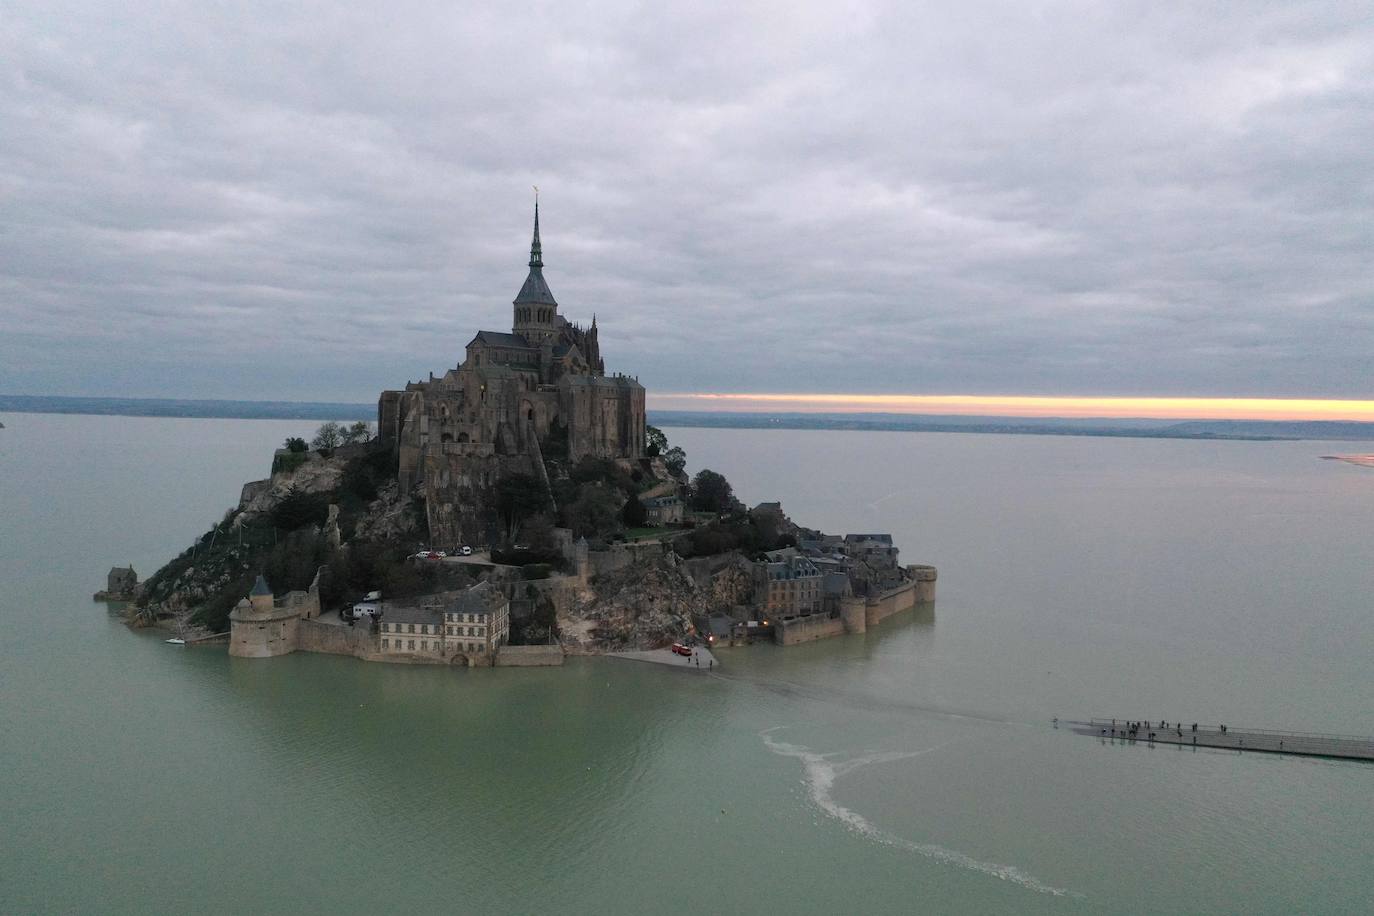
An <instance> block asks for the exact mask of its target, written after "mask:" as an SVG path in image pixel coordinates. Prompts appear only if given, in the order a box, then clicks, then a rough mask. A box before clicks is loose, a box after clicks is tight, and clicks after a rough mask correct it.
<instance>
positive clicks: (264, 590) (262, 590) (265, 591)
mask: <svg viewBox="0 0 1374 916" xmlns="http://www.w3.org/2000/svg"><path fill="white" fill-rule="evenodd" d="M248 594H250V595H270V594H272V589H270V588H269V587H268V586H267V580H266V579H264V578H263V577H262V576H261V575H259V576H258V581H256V582H254V583H253V590H252V591H251V592H249V593H248Z"/></svg>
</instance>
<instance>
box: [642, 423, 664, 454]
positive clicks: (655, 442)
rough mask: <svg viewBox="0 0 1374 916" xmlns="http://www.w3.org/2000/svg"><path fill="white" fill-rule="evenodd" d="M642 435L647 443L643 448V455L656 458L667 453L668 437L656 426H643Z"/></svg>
mask: <svg viewBox="0 0 1374 916" xmlns="http://www.w3.org/2000/svg"><path fill="white" fill-rule="evenodd" d="M644 435H645V436H646V437H647V439H648V442H649V444H648V445H647V446H645V448H644V454H646V455H648V456H649V457H650V458H657V457H658V456H659V455H662V454H663V453H664V452H666V451H668V437H667V436H665V435H664V434H663V430H661V429H659V428H658V427H657V426H645V427H644Z"/></svg>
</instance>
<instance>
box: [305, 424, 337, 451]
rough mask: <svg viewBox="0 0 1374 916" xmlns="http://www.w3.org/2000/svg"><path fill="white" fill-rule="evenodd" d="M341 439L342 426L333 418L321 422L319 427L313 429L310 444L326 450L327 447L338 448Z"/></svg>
mask: <svg viewBox="0 0 1374 916" xmlns="http://www.w3.org/2000/svg"><path fill="white" fill-rule="evenodd" d="M342 441H343V427H342V426H340V425H339V424H338V423H335V422H334V421H333V420H330V421H329V422H328V423H325V424H322V425H321V426H320V428H319V429H317V430H315V438H314V439H313V440H312V441H311V443H310V444H311V445H312V446H314V447H315V448H317V449H320V450H321V451H328V450H329V449H335V448H338V447H339V443H341V442H342Z"/></svg>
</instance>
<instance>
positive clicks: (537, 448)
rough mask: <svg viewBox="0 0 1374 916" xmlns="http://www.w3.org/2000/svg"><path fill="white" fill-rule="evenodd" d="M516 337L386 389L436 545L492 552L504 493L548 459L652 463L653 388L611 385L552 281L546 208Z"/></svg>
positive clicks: (387, 414)
mask: <svg viewBox="0 0 1374 916" xmlns="http://www.w3.org/2000/svg"><path fill="white" fill-rule="evenodd" d="M512 306H513V314H512V318H513V321H512V326H511V331H510V333H506V332H504V331H478V332H477V335H476V336H475V337H473V338H472V341H471V342H469V343H468V345H467V352H466V354H465V356H464V359H463V361H462V362H461V363H460V364H459V365H458V366H456V367H455V368H453V369H450V370H448V371H447V372H445V373H444V374H443V376H441V377H435V376H434V375H433V374H431V375H430V377H429V380H428V381H423V382H411V383H409V384H407V385H406V387H405V389H404V390H401V391H384V392H382V395H381V398H380V399H379V401H378V404H377V432H378V437H379V438H380V439H381V440H382V442H384V443H385V444H387V445H388V446H390V447H391V449H392V453H393V455H394V457H395V460H396V469H397V479H398V481H399V483H400V487H401V491H402V492H409V491H410V490H411V489H412V488H413V487H416V486H419V487H421V488H422V489H423V492H424V495H425V507H426V513H427V514H428V517H429V530H430V537H431V539H432V540H433V541H434V543H436V544H459V543H465V542H466V543H485V542H486V541H487V539H488V533H489V529H490V527H491V524H492V512H491V506H490V499H491V493H492V492H493V487H494V485H495V483H496V482H497V481H498V480H499V479H500V478H501V477H502V476H503V475H505V474H508V473H514V472H521V473H528V474H534V475H536V476H539V477H544V476H545V470H544V457H545V454H546V453H548V454H549V456H550V457H567V458H568V459H570V460H572V461H577V460H579V459H581V458H583V457H585V456H592V457H597V458H612V459H618V458H623V459H631V458H640V457H642V456H643V455H644V448H645V430H644V422H645V421H644V387H643V386H642V385H640V384H639V382H638V381H637V380H636V379H634V378H631V377H629V376H625V375H612V376H608V375H606V371H605V363H604V362H603V361H602V359H601V348H600V345H599V343H598V342H597V327H596V319H595V318H593V319H592V323H591V325H590V326H589V327H585V328H584V327H581V326H579V325H577V324H573V323H571V322H569V321H568V320H567V319H566V318H564V317H563V316H562V315H560V314H559V313H558V302H557V301H556V300H555V299H554V297H553V292H552V291H551V290H550V289H549V284H548V282H547V281H546V280H545V279H544V259H543V251H542V247H541V245H540V241H539V203H538V201H536V202H535V207H534V240H533V242H532V243H531V245H530V261H529V274H528V275H527V276H526V277H525V283H524V285H523V286H521V287H520V292H519V294H517V295H516V297H515V301H514V302H513V303H512Z"/></svg>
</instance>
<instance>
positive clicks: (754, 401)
mask: <svg viewBox="0 0 1374 916" xmlns="http://www.w3.org/2000/svg"><path fill="white" fill-rule="evenodd" d="M648 400H649V406H650V408H653V409H657V410H714V411H738V412H749V411H778V412H787V413H909V414H936V415H941V414H943V415H950V416H953V415H965V416H989V417H993V416H996V417H1076V418H1086V417H1095V418H1110V419H1126V418H1138V419H1161V420H1344V421H1357V422H1374V400H1354V399H1350V400H1341V399H1328V398H1188V397H1075V396H1040V395H964V394H769V393H706V392H695V393H680V394H650V395H649V396H648Z"/></svg>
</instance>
